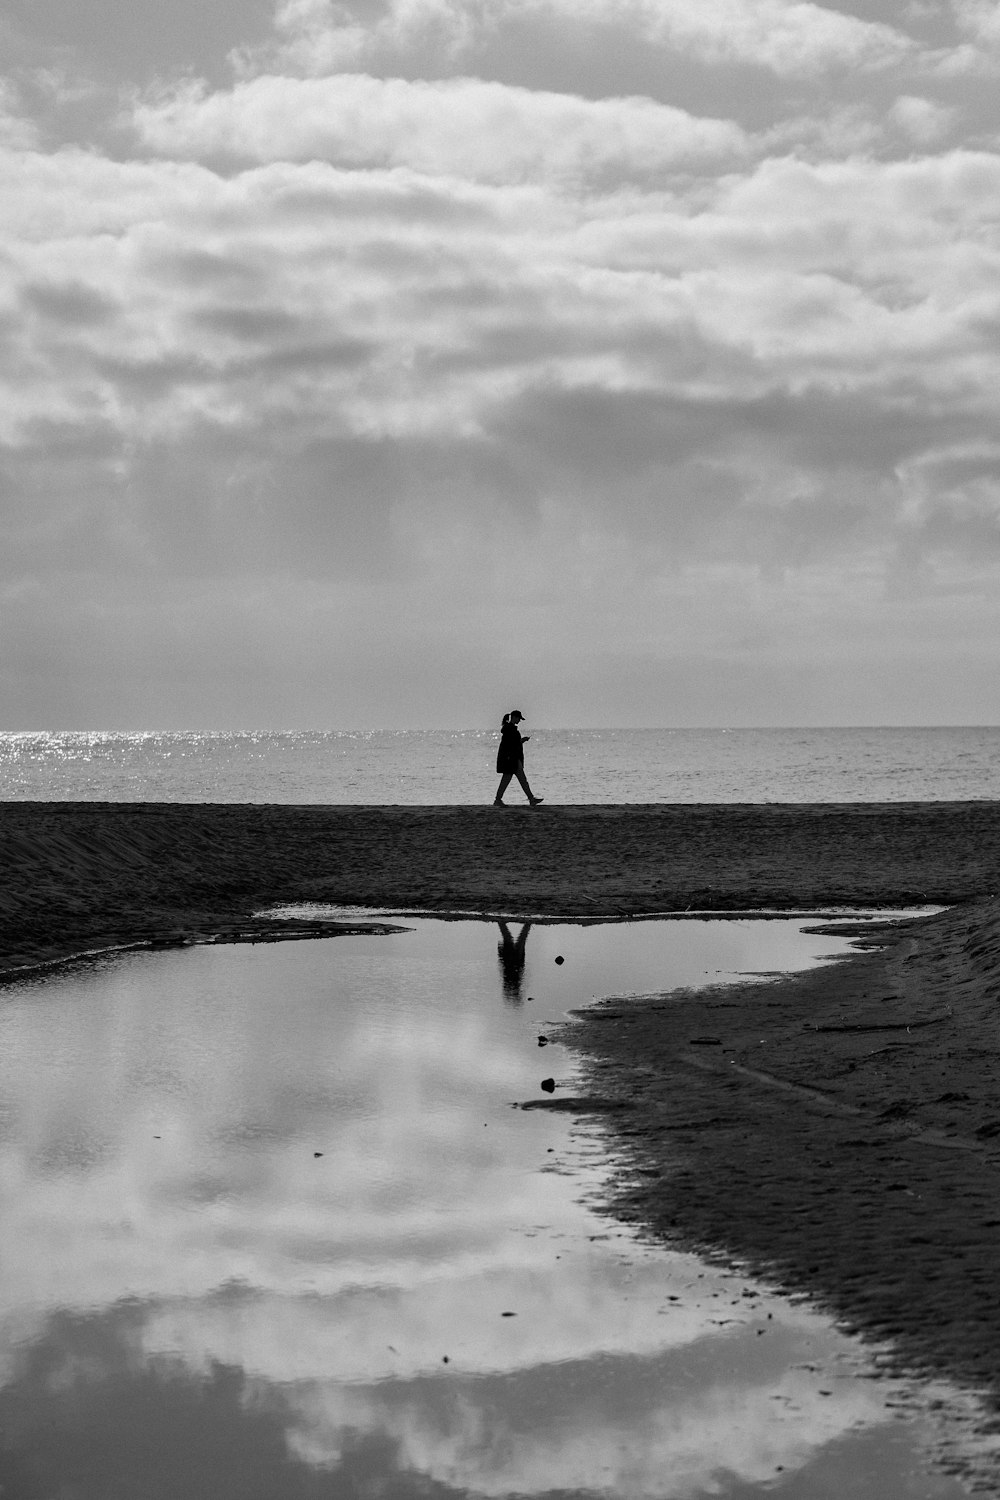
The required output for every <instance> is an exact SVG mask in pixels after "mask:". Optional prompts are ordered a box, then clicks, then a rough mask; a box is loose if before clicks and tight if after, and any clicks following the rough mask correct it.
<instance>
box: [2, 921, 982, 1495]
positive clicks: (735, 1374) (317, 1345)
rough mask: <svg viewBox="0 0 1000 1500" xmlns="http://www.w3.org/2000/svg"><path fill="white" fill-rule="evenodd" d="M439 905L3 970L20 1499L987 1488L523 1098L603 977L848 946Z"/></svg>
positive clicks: (773, 931) (6, 1291)
mask: <svg viewBox="0 0 1000 1500" xmlns="http://www.w3.org/2000/svg"><path fill="white" fill-rule="evenodd" d="M408 925H409V926H410V927H411V930H410V931H406V932H402V933H399V934H393V935H388V936H358V937H340V938H335V939H330V940H324V941H312V942H300V943H285V944H277V945H273V946H255V947H250V946H214V947H194V948H190V949H186V950H182V951H174V952H167V953H161V954H155V955H154V954H132V955H120V956H118V957H116V958H113V959H108V960H106V961H103V962H101V963H99V964H96V965H92V966H89V967H85V968H84V967H81V968H78V969H76V970H74V971H65V972H62V973H60V974H59V975H57V976H54V977H50V978H47V979H44V980H37V981H35V982H33V983H20V984H17V985H14V986H12V987H9V988H7V989H5V990H3V991H0V1100H2V1105H0V1246H2V1255H3V1265H4V1275H3V1279H2V1283H0V1317H2V1327H3V1339H2V1346H0V1347H2V1350H3V1363H2V1376H0V1433H2V1434H3V1442H2V1444H0V1491H2V1493H3V1495H4V1496H10V1497H11V1500H28V1497H31V1500H37V1497H45V1500H49V1497H57V1496H59V1497H72V1500H119V1497H120V1500H299V1497H309V1500H319V1497H322V1500H345V1497H366V1500H370V1497H375V1496H378V1497H381V1500H411V1497H412V1500H416V1497H418V1496H419V1497H422V1500H426V1497H435V1500H438V1497H440V1500H443V1497H466V1496H475V1497H506V1496H515V1495H516V1496H519V1497H525V1496H543V1495H544V1496H549V1497H554V1496H558V1497H559V1500H571V1497H585V1496H586V1497H596V1496H600V1497H603V1500H646V1497H649V1500H681V1497H683V1500H697V1497H702V1496H705V1497H707V1496H709V1495H713V1496H723V1497H728V1500H737V1497H739V1500H749V1497H751V1496H757V1495H762V1494H764V1493H767V1494H769V1495H779V1496H785V1497H787V1500H820V1497H829V1496H831V1495H836V1496H837V1497H838V1500H851V1497H865V1500H869V1497H871V1496H872V1495H891V1496H892V1497H893V1500H949V1497H953V1496H957V1495H959V1494H961V1493H962V1491H960V1490H959V1488H958V1486H957V1484H956V1483H955V1482H954V1481H952V1480H950V1479H946V1478H944V1477H941V1476H938V1475H936V1474H935V1473H934V1472H933V1471H932V1470H931V1469H930V1467H929V1466H928V1464H927V1462H926V1460H925V1458H924V1456H923V1453H922V1448H921V1444H922V1442H923V1440H924V1438H925V1436H926V1432H925V1430H924V1428H923V1427H922V1425H921V1420H917V1419H914V1418H910V1419H908V1420H905V1421H904V1420H902V1419H901V1418H900V1417H899V1415H898V1413H896V1414H894V1413H893V1412H892V1411H890V1409H889V1407H888V1405H887V1399H888V1397H889V1396H890V1395H891V1394H892V1387H891V1385H888V1384H887V1383H885V1382H874V1381H871V1380H869V1379H866V1378H862V1377H863V1375H864V1373H865V1369H866V1366H865V1362H864V1358H863V1357H862V1355H861V1354H860V1353H859V1350H858V1347H857V1346H856V1345H854V1344H853V1343H852V1342H850V1341H849V1340H848V1339H846V1338H844V1337H842V1336H840V1335H838V1334H837V1333H836V1332H834V1331H833V1330H832V1329H831V1328H830V1326H829V1325H828V1324H827V1323H826V1321H825V1320H824V1319H823V1318H821V1317H820V1316H818V1315H817V1314H815V1313H813V1312H812V1311H810V1310H808V1309H807V1308H805V1307H804V1306H802V1305H791V1304H789V1303H788V1302H786V1301H784V1300H782V1299H781V1298H779V1297H777V1296H775V1295H773V1294H770V1293H768V1292H767V1291H764V1290H761V1289H759V1288H757V1289H751V1290H752V1291H753V1293H754V1294H753V1295H749V1296H748V1295H745V1292H746V1291H747V1289H748V1282H747V1280H746V1278H743V1277H739V1278H737V1277H734V1276H731V1275H726V1274H723V1273H722V1272H720V1271H717V1270H711V1269H709V1268H707V1267H706V1266H704V1265H702V1264H701V1263H699V1262H698V1261H697V1260H696V1259H695V1258H694V1257H692V1256H688V1255H680V1254H674V1253H670V1252H668V1251H666V1250H663V1249H653V1248H649V1247H643V1246H641V1245H639V1244H637V1243H636V1242H635V1241H634V1240H633V1239H632V1238H631V1237H630V1236H629V1235H627V1234H626V1233H625V1232H624V1231H623V1230H622V1229H620V1228H619V1227H618V1226H616V1225H614V1224H613V1223H612V1222H609V1221H606V1220H603V1219H600V1218H598V1217H596V1215H595V1214H594V1213H593V1212H592V1210H591V1209H590V1208H588V1207H587V1205H586V1202H585V1201H583V1200H584V1199H586V1197H587V1195H588V1193H592V1191H593V1189H594V1187H595V1185H596V1184H597V1183H598V1182H599V1180H600V1177H601V1172H602V1170H603V1162H604V1157H603V1153H602V1150H601V1148H600V1144H599V1136H598V1134H597V1133H596V1130H595V1127H594V1126H593V1124H587V1123H583V1124H579V1123H578V1124H575V1125H574V1124H573V1123H572V1122H571V1121H570V1120H569V1119H567V1117H565V1116H563V1115H559V1114H552V1113H547V1112H544V1111H537V1112H534V1111H531V1112H526V1111H521V1110H518V1109H514V1108H512V1107H511V1106H512V1104H513V1103H515V1102H517V1101H523V1100H527V1099H540V1098H543V1097H545V1096H544V1095H543V1094H542V1093H541V1091H540V1088H539V1084H540V1081H541V1079H542V1078H543V1077H545V1076H546V1075H547V1074H551V1075H554V1076H555V1078H556V1079H557V1081H558V1083H559V1084H560V1086H561V1087H570V1088H571V1087H572V1086H573V1076H572V1070H573V1064H572V1060H571V1057H570V1055H569V1054H567V1053H566V1052H565V1051H564V1050H563V1049H561V1048H559V1047H558V1046H556V1045H550V1046H548V1047H546V1048H544V1049H542V1048H539V1046H538V1036H539V1035H540V1034H541V1035H545V1034H546V1028H547V1027H549V1026H550V1025H551V1024H552V1023H553V1022H557V1021H558V1020H559V1019H560V1018H561V1017H562V1016H563V1015H564V1014H565V1012H566V1011H567V1009H569V1008H571V1007H573V1006H576V1005H579V1004H581V1003H584V1002H586V1001H588V1000H589V999H590V998H591V997H592V996H593V995H595V994H603V993H610V992H618V993H624V992H646V991H653V990H662V989H665V988H671V987H674V986H678V985H690V984H696V983H701V982H706V981H715V980H718V979H720V978H724V977H726V976H727V975H728V974H732V973H735V972H740V971H768V970H774V969H777V968H782V967H802V966H805V965H807V964H808V963H810V962H813V961H815V960H816V959H817V958H818V957H819V956H820V955H823V954H829V953H830V952H831V950H834V949H842V948H843V946H844V944H843V943H841V942H839V941H835V940H834V939H831V938H830V937H828V936H827V937H819V936H811V935H808V934H806V933H804V932H803V931H802V930H801V929H802V925H803V924H802V923H801V922H790V921H770V922H760V921H757V922H754V921H740V922H713V923H705V922H686V921H680V922H669V923H665V922H644V923H632V924H627V925H603V926H591V927H573V926H568V925H552V926H548V925H537V924H536V925H534V926H532V927H531V928H530V929H528V930H523V929H522V928H521V927H520V926H519V925H518V924H512V925H511V927H510V928H509V929H508V932H507V933H506V934H504V933H503V931H502V929H501V928H500V927H499V926H498V925H496V924H489V923H483V922H471V921H469V922H445V921H440V920H419V921H414V922H411V923H409V924H408ZM522 935H523V939H524V941H523V944H522V943H521V939H522ZM557 955H563V956H564V958H565V962H564V964H562V965H556V964H555V962H554V960H555V958H556V956H557ZM556 1097H558V1094H557V1095H556Z"/></svg>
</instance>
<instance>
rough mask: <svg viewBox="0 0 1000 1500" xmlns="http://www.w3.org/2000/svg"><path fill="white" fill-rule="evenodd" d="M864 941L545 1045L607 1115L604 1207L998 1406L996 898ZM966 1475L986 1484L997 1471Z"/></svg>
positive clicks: (891, 1360) (620, 1015)
mask: <svg viewBox="0 0 1000 1500" xmlns="http://www.w3.org/2000/svg"><path fill="white" fill-rule="evenodd" d="M876 940H877V941H879V942H880V943H881V944H883V945H884V946H882V947H880V948H878V949H877V950H874V951H872V950H871V944H872V943H873V942H874V941H876ZM864 949H865V951H861V952H859V953H856V954H854V955H852V956H850V957H848V958H846V959H843V960H838V961H835V962H833V963H831V964H829V965H827V966H824V967H822V968H818V969H814V970H812V971H809V972H807V973H805V974H802V975H798V976H794V975H793V976H788V977H785V978H781V979H778V980H776V981H771V982H767V983H763V984H756V985H755V984H752V983H745V984H740V985H736V986H732V987H720V988H717V989H713V990H707V991H680V992H674V993H673V994H670V995H669V996H664V997H663V998H662V999H655V1000H652V1001H650V1000H648V999H647V1000H638V999H636V1000H627V999H624V1000H621V999H620V1000H614V1001H607V1002H604V1003H603V1004H601V1005H600V1006H598V1007H596V1008H595V1009H593V1010H591V1011H590V1012H586V1013H584V1012H581V1013H580V1016H579V1017H578V1019H576V1020H575V1021H574V1022H572V1023H570V1024H568V1025H567V1027H565V1028H564V1030H563V1033H562V1035H561V1037H560V1039H561V1040H563V1041H566V1042H569V1043H570V1044H571V1045H572V1046H573V1047H574V1048H576V1049H577V1050H579V1052H580V1053H581V1055H582V1057H583V1060H584V1075H585V1080H586V1082H585V1087H584V1090H583V1092H584V1095H585V1096H586V1094H588V1093H589V1094H590V1095H592V1096H593V1098H594V1099H595V1100H607V1101H608V1103H609V1105H610V1106H611V1109H610V1110H609V1112H608V1114H607V1116H606V1117H605V1118H604V1122H603V1124H602V1126H601V1129H602V1131H603V1133H604V1134H605V1135H606V1137H607V1140H608V1143H609V1145H610V1147H611V1152H612V1157H613V1160H614V1161H615V1163H616V1168H617V1171H616V1173H615V1175H614V1177H613V1178H612V1179H611V1186H610V1188H609V1194H608V1205H609V1206H610V1207H612V1208H613V1211H614V1212H615V1213H616V1215H617V1216H619V1217H621V1218H624V1219H626V1220H629V1221H632V1222H634V1223H637V1224H639V1225H642V1226H645V1227H647V1228H649V1229H651V1230H652V1231H653V1232H654V1233H655V1234H657V1235H660V1236H663V1237H665V1238H667V1239H669V1240H670V1241H671V1242H672V1243H674V1244H678V1245H681V1246H684V1247H687V1248H691V1249H696V1250H699V1251H702V1252H706V1253H708V1254H709V1255H711V1256H721V1258H722V1259H724V1260H725V1261H727V1262H730V1263H737V1264H742V1265H744V1266H746V1267H747V1268H748V1269H749V1270H752V1271H753V1272H754V1273H756V1274H759V1275H762V1276H764V1277H766V1278H768V1279H769V1280H771V1281H772V1282H774V1283H775V1284H777V1285H779V1286H781V1287H782V1288H784V1289H790V1290H794V1291H798V1292H802V1293H805V1294H807V1295H808V1296H809V1297H810V1298H811V1299H812V1300H813V1301H816V1302H818V1303H820V1304H821V1305H823V1306H824V1307H826V1308H828V1309H829V1310H830V1311H832V1312H833V1313H834V1314H835V1316H836V1317H837V1318H838V1320H839V1321H840V1322H841V1323H842V1324H843V1325H844V1326H846V1327H848V1328H850V1329H852V1330H854V1331H856V1332H858V1333H861V1334H862V1335H864V1336H866V1337H869V1338H874V1339H882V1338H884V1339H889V1340H891V1341H892V1345H891V1349H890V1351H889V1354H888V1356H887V1360H886V1365H887V1367H888V1368H892V1369H894V1370H897V1371H900V1372H919V1373H921V1374H925V1375H926V1374H930V1375H934V1376H938V1377H943V1378H945V1379H947V1380H950V1381H954V1382H956V1383H958V1384H960V1385H962V1386H963V1387H965V1388H966V1389H969V1390H973V1391H976V1392H978V1393H980V1394H981V1395H982V1397H983V1398H984V1402H985V1406H986V1409H987V1412H988V1413H996V1412H998V1411H1000V900H997V899H990V900H984V901H981V902H978V903H976V902H974V903H969V904H967V905H963V906H961V907H956V908H954V909H952V910H950V911H947V912H944V913H940V914H938V915H935V916H933V917H927V918H922V919H920V920H919V921H916V922H906V923H903V924H901V925H900V926H899V927H897V928H894V929H881V930H880V931H879V932H877V933H876V934H874V935H873V936H872V937H870V938H867V939H865V940H864ZM584 1102H585V1101H584ZM991 1429H992V1430H994V1431H996V1430H998V1429H997V1428H996V1427H995V1426H994V1422H993V1420H992V1419H988V1420H987V1421H986V1422H985V1423H984V1424H979V1430H980V1431H989V1430H991ZM957 1467H959V1468H961V1467H962V1465H961V1464H958V1465H957ZM978 1473H979V1475H980V1479H981V1481H982V1482H983V1483H984V1484H985V1487H986V1488H987V1490H988V1492H989V1493H993V1494H996V1493H1000V1467H998V1466H997V1464H996V1462H995V1461H987V1460H985V1459H984V1460H983V1461H982V1462H981V1463H980V1464H979V1466H978ZM984 1475H985V1478H984ZM994 1486H995V1487H994Z"/></svg>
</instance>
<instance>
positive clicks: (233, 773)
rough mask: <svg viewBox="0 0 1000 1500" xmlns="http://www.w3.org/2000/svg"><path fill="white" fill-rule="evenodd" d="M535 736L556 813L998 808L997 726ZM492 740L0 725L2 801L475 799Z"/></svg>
mask: <svg viewBox="0 0 1000 1500" xmlns="http://www.w3.org/2000/svg"><path fill="white" fill-rule="evenodd" d="M526 727H527V729H528V732H529V735H530V739H529V742H528V744H527V747H526V770H527V773H528V776H529V778H530V781H531V784H532V788H533V790H534V792H535V794H536V795H537V796H540V797H543V798H544V799H545V802H546V803H547V804H548V805H549V806H555V805H558V804H560V803H562V804H580V803H584V804H586V803H605V804H606V803H662V802H751V803H752V802H856V801H860V802H886V801H956V800H959V801H965V800H980V799H990V800H992V799H997V798H1000V726H996V725H926V726H917V725H882V726H866V725H846V726H829V727H810V726H802V727H788V728H784V727H780V726H773V725H772V726H766V727H761V728H755V727H750V726H742V725H732V726H725V727H722V726H720V727H717V728H704V729H699V728H694V727H688V726H679V727H672V728H654V727H651V726H647V727H637V728H632V727H624V726H608V727H605V728H553V727H550V726H547V725H544V724H527V725H526ZM498 730H499V721H498V723H497V726H496V727H494V726H490V727H477V728H466V729H440V728H437V729H341V730H290V731H283V730H270V729H257V730H199V731H194V730H151V729H144V730H44V731H42V730H35V731H33V730H19V731H4V732H0V800H5V801H10V800H20V801H25V800H40V801H47V800H53V801H54V800H61V801H77V800H83V801H111V802H114V801H167V802H257V803H323V804H326V803H333V804H336V803H350V804H371V805H383V804H384V805H397V804H402V805H456V804H460V805H465V804H473V805H474V804H477V803H483V802H491V801H492V799H493V796H494V793H495V790H496V785H497V782H496V772H495V754H496V745H497V741H498ZM521 798H522V794H521V793H520V791H519V790H518V789H517V788H516V787H515V788H512V790H511V792H510V793H508V801H509V802H511V803H514V804H516V803H517V802H519V801H520V800H521Z"/></svg>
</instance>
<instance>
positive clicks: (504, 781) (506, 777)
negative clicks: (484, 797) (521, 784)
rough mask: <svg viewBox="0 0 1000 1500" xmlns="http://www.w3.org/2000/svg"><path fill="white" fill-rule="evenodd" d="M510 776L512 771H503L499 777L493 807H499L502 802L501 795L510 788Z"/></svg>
mask: <svg viewBox="0 0 1000 1500" xmlns="http://www.w3.org/2000/svg"><path fill="white" fill-rule="evenodd" d="M512 775H513V772H512V771H504V773H503V775H502V776H501V777H500V785H499V786H498V787H497V794H496V796H495V797H494V798H493V805H494V807H499V806H500V805H501V803H502V802H503V794H504V792H505V791H506V790H507V788H508V787H509V786H510V778H511V776H512Z"/></svg>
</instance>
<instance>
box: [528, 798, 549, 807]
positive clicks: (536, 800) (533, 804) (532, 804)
mask: <svg viewBox="0 0 1000 1500" xmlns="http://www.w3.org/2000/svg"><path fill="white" fill-rule="evenodd" d="M544 801H545V798H544V797H532V799H531V802H530V803H529V806H530V807H537V806H538V804H539V802H544Z"/></svg>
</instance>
